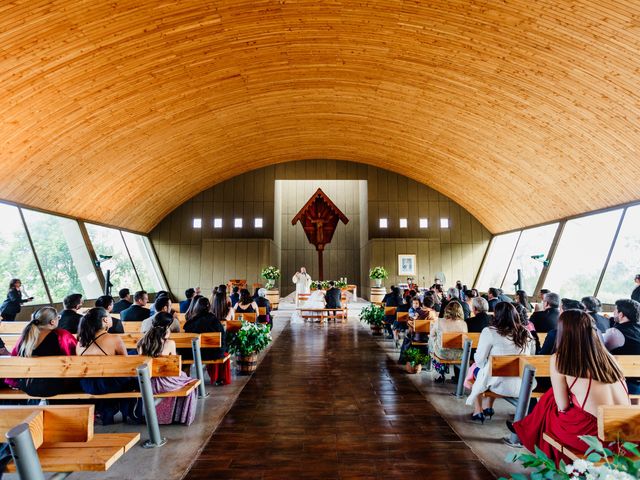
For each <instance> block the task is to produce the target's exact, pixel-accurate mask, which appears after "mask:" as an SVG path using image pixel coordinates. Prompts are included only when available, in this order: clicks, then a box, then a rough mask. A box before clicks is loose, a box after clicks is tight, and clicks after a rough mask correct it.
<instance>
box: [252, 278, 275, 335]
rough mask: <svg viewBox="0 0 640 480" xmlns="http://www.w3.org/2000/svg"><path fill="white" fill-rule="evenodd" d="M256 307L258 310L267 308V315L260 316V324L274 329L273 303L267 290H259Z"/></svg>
mask: <svg viewBox="0 0 640 480" xmlns="http://www.w3.org/2000/svg"><path fill="white" fill-rule="evenodd" d="M256 305H258V308H265V309H266V315H258V322H259V323H266V324H267V325H269V327H271V329H273V319H272V318H271V302H270V301H269V299H268V298H267V289H266V288H259V289H258V298H256Z"/></svg>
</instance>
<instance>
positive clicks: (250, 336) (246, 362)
mask: <svg viewBox="0 0 640 480" xmlns="http://www.w3.org/2000/svg"><path fill="white" fill-rule="evenodd" d="M269 342H271V332H270V331H269V327H268V326H267V325H263V324H260V323H252V322H244V321H243V322H242V327H240V330H238V331H237V332H236V334H235V336H234V337H233V339H232V340H231V343H230V344H229V352H230V353H235V355H236V362H237V364H238V373H239V374H240V375H250V374H251V373H253V372H255V370H256V367H257V366H258V353H260V352H261V351H262V350H264V349H265V348H267V345H269Z"/></svg>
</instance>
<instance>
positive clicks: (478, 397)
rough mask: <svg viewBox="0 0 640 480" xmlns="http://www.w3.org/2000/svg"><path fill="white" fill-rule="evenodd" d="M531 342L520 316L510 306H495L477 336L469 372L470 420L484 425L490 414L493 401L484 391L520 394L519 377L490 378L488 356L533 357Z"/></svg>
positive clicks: (506, 394) (510, 395) (513, 395)
mask: <svg viewBox="0 0 640 480" xmlns="http://www.w3.org/2000/svg"><path fill="white" fill-rule="evenodd" d="M534 353H535V342H534V340H533V337H532V336H531V334H530V333H529V331H528V330H527V329H526V328H525V327H524V325H522V322H521V320H520V316H519V315H518V312H517V311H516V308H515V307H514V306H513V304H511V303H508V302H499V303H497V304H496V308H495V313H494V316H493V320H492V322H491V325H490V326H488V327H486V328H484V329H483V330H482V333H480V340H479V341H478V348H477V350H476V354H475V356H474V360H475V364H474V365H472V366H471V372H472V374H473V376H474V377H475V382H474V384H473V387H472V389H471V394H470V395H469V397H468V398H467V405H473V414H472V416H471V420H473V421H478V422H482V423H484V420H485V418H486V417H489V418H491V417H492V416H493V414H494V410H493V403H494V401H495V398H493V397H484V398H483V397H482V394H483V393H484V392H486V391H491V392H493V393H497V394H498V395H502V396H506V397H517V396H518V393H519V391H520V383H521V379H520V378H519V377H494V376H492V375H491V356H499V355H533V354H534Z"/></svg>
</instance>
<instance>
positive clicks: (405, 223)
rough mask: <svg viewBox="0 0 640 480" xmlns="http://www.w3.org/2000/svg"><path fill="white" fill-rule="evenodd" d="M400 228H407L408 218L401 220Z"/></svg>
mask: <svg viewBox="0 0 640 480" xmlns="http://www.w3.org/2000/svg"><path fill="white" fill-rule="evenodd" d="M400 228H407V219H406V218H401V219H400Z"/></svg>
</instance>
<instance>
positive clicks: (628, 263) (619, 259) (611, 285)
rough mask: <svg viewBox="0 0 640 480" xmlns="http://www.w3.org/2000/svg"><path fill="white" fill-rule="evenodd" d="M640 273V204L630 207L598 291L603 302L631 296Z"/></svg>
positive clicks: (611, 301)
mask: <svg viewBox="0 0 640 480" xmlns="http://www.w3.org/2000/svg"><path fill="white" fill-rule="evenodd" d="M638 273H640V205H636V206H635V207H629V208H628V209H627V213H626V215H625V216H624V220H623V221H622V227H621V228H620V233H619V234H618V238H617V239H616V244H615V246H614V247H613V252H611V259H610V260H609V265H608V266H607V271H606V273H605V274H604V278H603V279H602V285H600V290H599V291H598V298H599V299H600V301H601V302H606V303H613V302H615V301H616V300H618V299H620V298H630V297H631V292H632V291H633V289H634V288H635V286H636V285H635V283H634V278H635V276H636V275H637V274H638Z"/></svg>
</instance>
